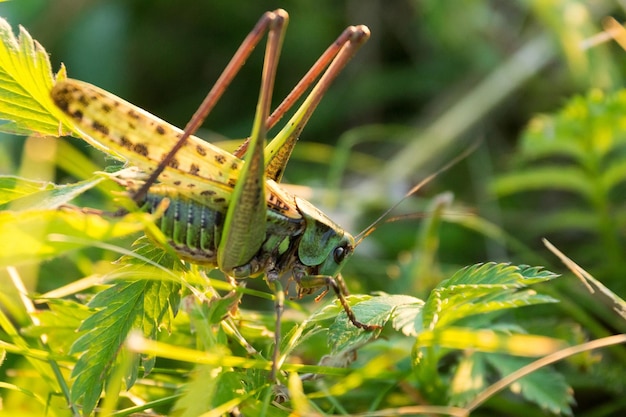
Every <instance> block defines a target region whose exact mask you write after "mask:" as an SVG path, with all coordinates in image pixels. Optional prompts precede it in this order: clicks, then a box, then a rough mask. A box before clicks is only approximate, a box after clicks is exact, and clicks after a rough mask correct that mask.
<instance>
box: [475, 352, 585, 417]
mask: <svg viewBox="0 0 626 417" xmlns="http://www.w3.org/2000/svg"><path fill="white" fill-rule="evenodd" d="M485 358H486V360H487V361H488V362H489V364H490V365H491V366H493V367H494V368H496V370H497V371H498V372H499V373H500V374H501V375H503V376H505V375H509V374H511V373H513V372H514V371H516V370H518V369H519V368H521V367H523V366H524V365H527V364H528V360H527V359H524V358H517V357H511V356H503V355H488V356H485ZM510 388H511V391H513V392H515V393H518V394H520V395H522V396H523V397H524V398H526V399H527V400H528V401H531V402H534V403H535V404H537V405H539V406H540V407H541V408H542V409H544V410H547V411H549V412H551V413H553V414H565V415H572V409H571V407H570V405H571V404H574V398H573V396H572V394H573V391H572V389H571V388H570V387H569V386H568V385H567V383H566V382H565V378H564V377H563V375H561V374H559V373H558V372H556V371H555V370H554V369H553V368H552V367H543V368H540V369H538V370H536V371H534V372H533V373H531V374H530V375H527V376H525V377H523V378H521V379H519V380H518V381H516V382H515V383H514V384H513V385H512V386H511V387H510Z"/></svg>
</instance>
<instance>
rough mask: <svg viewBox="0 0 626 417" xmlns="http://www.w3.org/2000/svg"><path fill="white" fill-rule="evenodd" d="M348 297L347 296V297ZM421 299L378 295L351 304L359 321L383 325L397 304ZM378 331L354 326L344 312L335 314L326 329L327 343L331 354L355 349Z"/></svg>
mask: <svg viewBox="0 0 626 417" xmlns="http://www.w3.org/2000/svg"><path fill="white" fill-rule="evenodd" d="M349 298H350V297H348V299H349ZM420 301H421V300H419V299H417V298H414V297H410V296H407V295H387V294H385V295H380V296H376V297H372V298H370V299H369V300H365V301H361V302H360V303H358V304H355V305H353V306H352V311H353V313H354V315H355V316H356V317H357V320H359V321H360V322H361V323H364V324H370V325H376V326H384V325H385V324H386V323H387V321H388V320H389V319H390V317H391V316H392V314H393V312H394V310H395V309H396V308H397V307H398V306H402V305H407V304H415V303H419V302H420ZM376 333H378V331H373V332H366V331H363V330H362V329H359V328H357V327H355V326H354V325H353V324H352V323H351V322H350V320H349V319H348V316H347V315H346V313H345V312H342V313H341V314H339V315H338V316H337V318H336V319H335V321H334V323H333V324H332V325H331V326H330V327H329V329H328V345H329V346H330V347H331V354H336V353H338V352H341V351H344V350H347V349H356V348H357V347H358V346H360V345H362V344H364V343H366V342H367V341H369V340H370V339H371V338H372V337H374V336H375V335H376Z"/></svg>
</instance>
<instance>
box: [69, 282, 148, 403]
mask: <svg viewBox="0 0 626 417" xmlns="http://www.w3.org/2000/svg"><path fill="white" fill-rule="evenodd" d="M148 284H149V281H133V282H120V283H118V284H116V285H114V286H112V287H109V288H107V289H106V290H104V291H101V292H99V293H98V294H97V295H96V296H95V297H94V298H93V299H92V300H91V302H90V303H89V306H90V307H92V308H101V310H99V311H98V312H97V313H95V314H93V315H92V316H91V317H89V318H87V319H86V320H85V321H84V322H83V324H82V325H81V327H80V328H79V330H80V331H85V332H86V333H85V334H83V335H82V336H81V337H80V338H79V339H78V340H76V342H74V344H73V345H72V349H71V353H73V354H74V353H82V355H81V356H80V358H79V359H78V361H77V362H76V365H75V367H74V369H73V370H72V377H73V378H75V380H74V384H73V385H72V389H71V399H72V402H75V403H78V402H81V403H82V406H83V413H84V414H85V415H89V414H90V413H91V411H92V410H93V409H94V407H95V406H96V404H97V402H98V400H99V398H100V394H101V393H102V388H103V386H104V384H105V382H106V379H107V377H108V373H109V372H110V370H111V368H112V366H113V364H114V363H115V358H116V355H117V353H118V351H119V349H120V347H121V346H122V343H123V342H124V340H125V339H126V336H127V335H128V333H129V332H130V330H131V329H132V328H137V327H139V325H140V322H139V320H140V318H141V315H142V312H143V296H144V292H145V289H146V286H147V285H148ZM81 400H82V401H81Z"/></svg>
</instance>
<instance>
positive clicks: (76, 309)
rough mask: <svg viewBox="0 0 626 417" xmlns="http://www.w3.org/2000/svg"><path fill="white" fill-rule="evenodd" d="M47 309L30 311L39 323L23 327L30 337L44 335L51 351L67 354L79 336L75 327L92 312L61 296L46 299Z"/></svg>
mask: <svg viewBox="0 0 626 417" xmlns="http://www.w3.org/2000/svg"><path fill="white" fill-rule="evenodd" d="M46 305H47V306H48V309H47V310H36V311H35V312H34V313H32V314H33V315H34V316H35V317H36V319H37V322H38V323H39V324H37V325H32V326H29V327H27V328H26V329H23V330H22V332H23V333H24V334H27V335H29V336H31V337H40V336H43V335H46V338H47V344H48V346H49V348H50V350H51V351H52V352H55V353H57V354H61V355H69V352H70V347H71V345H72V343H74V341H75V340H76V338H78V337H79V336H80V333H78V332H76V329H78V327H79V326H80V324H81V322H82V321H83V320H85V319H86V318H87V317H89V315H90V314H92V313H93V311H92V310H90V309H89V308H88V307H86V306H84V305H83V304H80V303H77V302H75V301H71V300H64V299H61V298H56V299H49V300H46Z"/></svg>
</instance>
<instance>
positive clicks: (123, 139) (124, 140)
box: [120, 136, 133, 151]
mask: <svg viewBox="0 0 626 417" xmlns="http://www.w3.org/2000/svg"><path fill="white" fill-rule="evenodd" d="M120 145H121V146H122V147H124V148H126V149H128V150H129V151H130V150H131V148H132V146H133V143H132V142H131V141H130V140H128V138H127V137H126V136H122V137H120Z"/></svg>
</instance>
